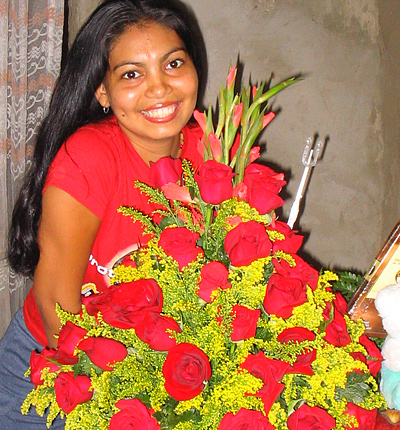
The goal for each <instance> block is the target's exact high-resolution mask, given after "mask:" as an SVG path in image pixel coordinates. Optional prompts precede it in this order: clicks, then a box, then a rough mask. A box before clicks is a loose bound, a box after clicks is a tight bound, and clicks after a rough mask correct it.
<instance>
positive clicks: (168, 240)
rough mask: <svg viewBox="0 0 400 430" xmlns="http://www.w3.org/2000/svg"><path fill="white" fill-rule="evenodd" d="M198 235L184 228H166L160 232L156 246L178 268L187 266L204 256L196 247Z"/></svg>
mask: <svg viewBox="0 0 400 430" xmlns="http://www.w3.org/2000/svg"><path fill="white" fill-rule="evenodd" d="M199 237H200V236H199V234H198V233H194V232H192V231H190V230H188V229H187V228H186V227H174V228H166V229H165V230H163V231H162V233H161V235H160V239H159V241H158V244H159V245H160V246H161V247H162V248H163V249H164V251H165V253H166V254H167V255H169V256H171V257H172V258H173V259H174V260H176V261H177V262H178V263H179V268H180V269H182V267H183V266H187V265H188V264H189V263H190V262H192V261H194V260H196V258H197V256H198V255H204V251H203V250H202V249H201V248H200V247H198V246H197V245H196V242H197V240H198V239H199Z"/></svg>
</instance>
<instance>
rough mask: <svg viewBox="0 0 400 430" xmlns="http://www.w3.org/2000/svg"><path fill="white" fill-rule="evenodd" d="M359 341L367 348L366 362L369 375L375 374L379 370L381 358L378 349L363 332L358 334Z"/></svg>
mask: <svg viewBox="0 0 400 430" xmlns="http://www.w3.org/2000/svg"><path fill="white" fill-rule="evenodd" d="M359 342H360V343H361V345H363V346H364V348H365V349H366V350H367V353H368V356H367V357H366V362H367V366H368V369H369V371H370V373H371V375H373V376H377V375H378V373H379V371H380V370H381V365H382V360H383V357H382V354H381V351H380V349H379V348H378V347H377V346H376V344H375V342H373V341H372V340H371V339H368V337H367V336H366V335H365V334H363V335H362V336H360V339H359Z"/></svg>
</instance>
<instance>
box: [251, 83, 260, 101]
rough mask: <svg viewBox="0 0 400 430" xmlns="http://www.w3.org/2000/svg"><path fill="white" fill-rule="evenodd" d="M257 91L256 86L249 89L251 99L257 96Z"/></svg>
mask: <svg viewBox="0 0 400 430" xmlns="http://www.w3.org/2000/svg"><path fill="white" fill-rule="evenodd" d="M257 91H258V88H257V86H256V85H253V87H252V89H251V94H252V96H253V99H254V97H255V96H256V95H257Z"/></svg>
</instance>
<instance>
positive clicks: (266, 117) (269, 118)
mask: <svg viewBox="0 0 400 430" xmlns="http://www.w3.org/2000/svg"><path fill="white" fill-rule="evenodd" d="M274 118H275V112H269V113H267V114H266V115H264V118H263V125H262V128H263V129H264V128H265V127H266V126H267V125H268V124H269V123H270V122H271V121H272V120H273V119H274Z"/></svg>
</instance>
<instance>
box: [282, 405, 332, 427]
mask: <svg viewBox="0 0 400 430" xmlns="http://www.w3.org/2000/svg"><path fill="white" fill-rule="evenodd" d="M287 425H288V428H289V430H306V429H313V430H332V429H334V428H335V427H336V421H335V419H334V418H332V417H331V416H330V415H329V414H328V412H326V411H324V410H323V409H321V408H319V407H318V406H314V407H310V406H308V405H307V404H306V403H305V404H304V405H303V406H301V407H300V408H299V409H297V410H295V411H294V412H293V413H292V414H291V415H290V416H289V418H288V420H287Z"/></svg>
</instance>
